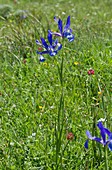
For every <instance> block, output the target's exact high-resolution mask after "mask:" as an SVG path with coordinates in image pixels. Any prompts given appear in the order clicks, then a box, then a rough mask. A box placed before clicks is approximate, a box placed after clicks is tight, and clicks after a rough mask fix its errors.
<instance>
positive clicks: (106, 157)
mask: <svg viewBox="0 0 112 170" xmlns="http://www.w3.org/2000/svg"><path fill="white" fill-rule="evenodd" d="M104 152H105V170H109V168H108V154H107V146H105V147H104Z"/></svg>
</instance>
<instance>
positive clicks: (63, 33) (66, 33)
mask: <svg viewBox="0 0 112 170" xmlns="http://www.w3.org/2000/svg"><path fill="white" fill-rule="evenodd" d="M54 20H55V21H56V22H57V24H58V29H59V31H60V33H58V32H52V31H50V30H49V33H51V34H54V35H57V36H60V37H62V38H64V37H65V38H67V39H68V40H69V42H72V41H73V40H74V35H73V34H72V29H71V28H70V16H68V17H67V21H66V25H65V26H64V28H63V23H62V20H61V19H57V18H56V17H54Z"/></svg>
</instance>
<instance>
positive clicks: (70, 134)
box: [66, 132, 74, 140]
mask: <svg viewBox="0 0 112 170" xmlns="http://www.w3.org/2000/svg"><path fill="white" fill-rule="evenodd" d="M66 138H67V140H73V139H74V135H73V133H72V132H69V133H68V134H67V136H66Z"/></svg>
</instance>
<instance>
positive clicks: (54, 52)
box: [49, 51, 57, 57]
mask: <svg viewBox="0 0 112 170" xmlns="http://www.w3.org/2000/svg"><path fill="white" fill-rule="evenodd" d="M56 54H57V51H50V52H49V55H50V56H51V57H52V56H55V55H56Z"/></svg>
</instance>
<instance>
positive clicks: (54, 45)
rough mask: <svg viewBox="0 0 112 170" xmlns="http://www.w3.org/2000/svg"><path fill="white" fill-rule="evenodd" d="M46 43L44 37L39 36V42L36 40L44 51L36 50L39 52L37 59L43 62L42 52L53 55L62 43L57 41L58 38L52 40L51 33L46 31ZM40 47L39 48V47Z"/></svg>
mask: <svg viewBox="0 0 112 170" xmlns="http://www.w3.org/2000/svg"><path fill="white" fill-rule="evenodd" d="M48 41H49V44H50V45H48V44H47V43H46V41H45V39H44V38H41V43H40V42H39V41H38V40H36V43H37V44H38V45H40V46H41V47H42V48H43V49H44V51H37V54H40V57H39V60H40V62H44V61H45V58H44V57H43V56H42V55H43V54H49V55H50V56H55V55H56V54H57V52H58V51H59V50H61V48H62V44H60V43H58V40H54V41H53V40H52V34H50V33H48ZM39 49H41V48H39Z"/></svg>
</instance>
